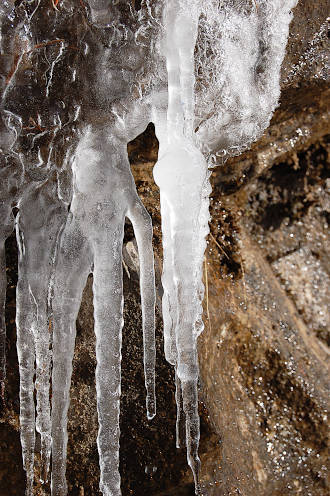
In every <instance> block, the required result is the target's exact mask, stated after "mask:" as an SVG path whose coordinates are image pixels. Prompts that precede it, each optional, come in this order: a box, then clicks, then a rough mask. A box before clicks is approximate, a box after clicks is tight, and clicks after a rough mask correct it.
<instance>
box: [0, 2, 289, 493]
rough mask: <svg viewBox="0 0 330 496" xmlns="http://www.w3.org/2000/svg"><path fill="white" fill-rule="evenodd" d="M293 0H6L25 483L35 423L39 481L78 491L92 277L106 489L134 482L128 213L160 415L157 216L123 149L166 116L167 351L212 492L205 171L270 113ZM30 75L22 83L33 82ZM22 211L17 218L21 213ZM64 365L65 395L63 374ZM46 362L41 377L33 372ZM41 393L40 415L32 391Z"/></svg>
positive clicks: (6, 169) (4, 182) (162, 137)
mask: <svg viewBox="0 0 330 496" xmlns="http://www.w3.org/2000/svg"><path fill="white" fill-rule="evenodd" d="M295 4H296V0H239V1H238V0H237V1H236V0H193V1H191V0H190V1H188V0H167V1H165V2H164V1H163V0H159V1H151V0H143V1H142V3H141V8H139V9H138V10H134V9H133V7H132V6H131V4H130V3H129V2H127V1H116V2H115V1H109V0H89V1H88V2H87V1H86V2H82V1H81V2H78V1H76V0H62V1H61V0H60V1H56V2H55V1H53V2H49V1H46V0H25V1H24V0H23V1H22V2H14V1H13V0H5V1H4V2H2V4H1V6H0V16H1V17H0V20H1V38H0V43H1V47H0V48H1V76H2V78H1V90H2V98H1V108H0V110H1V123H0V125H1V127H0V137H1V141H0V146H1V151H2V153H1V171H0V174H1V198H0V211H1V219H2V227H1V231H0V257H1V260H0V270H1V281H0V298H1V301H0V305H1V309H2V315H1V320H0V374H1V377H0V380H1V384H2V385H3V384H4V379H5V360H4V349H5V322H4V305H5V287H6V284H5V283H6V278H5V259H4V242H5V240H6V238H7V237H8V236H9V235H10V233H11V232H12V230H13V228H14V223H15V226H16V233H17V243H18V247H19V274H18V286H17V317H16V323H17V351H18V359H19V369H20V424H21V443H22V452H23V462H24V468H25V470H26V473H27V489H26V494H27V495H28V496H29V495H32V494H33V479H34V449H35V431H36V430H37V432H38V433H39V434H40V437H41V460H42V471H41V472H42V473H41V477H42V479H43V480H47V473H48V471H49V461H50V455H52V482H51V491H52V495H54V496H55V495H58V496H59V495H61V496H64V495H66V494H67V486H66V480H65V470H66V445H67V433H66V425H67V411H68V406H69V389H70V380H71V372H72V358H73V351H74V343H75V322H76V318H77V313H78V310H79V306H80V302H81V297H82V291H83V288H84V286H85V283H86V278H87V276H88V274H89V273H93V294H94V315H95V333H96V355H97V369H96V389H97V409H98V418H99V434H98V440H97V443H98V450H99V457H100V468H101V480H100V489H101V491H102V493H103V494H104V495H113V496H118V495H120V476H119V470H118V463H119V400H120V362H121V329H122V325H123V318H122V307H123V295H122V243H123V228H124V221H125V217H128V218H129V219H130V220H131V222H132V224H133V227H134V231H135V236H136V239H137V244H138V249H139V259H140V285H141V300H142V313H143V336H144V365H145V369H144V370H145V383H146V390H147V401H146V403H147V414H148V418H150V419H151V418H152V417H153V416H154V415H155V413H156V403H155V383H154V381H155V376H154V366H155V336H154V304H155V290H154V269H153V252H152V225H151V220H150V217H149V215H148V213H147V211H146V210H145V208H144V206H143V205H142V203H141V200H140V199H139V197H138V195H137V192H136V189H135V184H134V180H133V177H132V174H131V172H130V166H129V162H128V157H127V143H128V141H130V140H132V139H133V138H135V137H136V136H137V135H139V134H140V133H141V132H142V131H143V130H144V129H145V128H146V126H147V124H148V123H149V122H150V121H152V122H154V124H155V129H156V134H157V137H158V139H159V157H158V162H157V164H156V166H155V168H154V178H155V181H156V183H157V184H158V186H159V188H160V196H161V214H162V231H163V247H164V262H163V277H162V283H163V287H164V297H163V318H164V339H165V355H166V358H167V360H168V361H169V363H171V364H172V365H173V366H174V367H175V371H176V386H177V391H176V399H177V405H178V416H177V445H180V443H182V441H183V440H182V439H180V432H181V428H180V423H181V422H182V420H183V415H182V410H183V412H184V418H185V426H186V439H185V443H186V446H187V458H188V463H189V465H190V467H191V469H192V471H193V474H194V478H195V486H196V493H198V492H199V481H198V471H199V465H200V462H199V458H198V443H199V417H198V391H197V381H198V360H197V338H198V335H199V334H200V333H201V332H202V330H203V321H202V300H203V294H204V288H203V284H202V262H203V256H204V250H205V243H206V241H205V237H206V235H207V232H208V219H209V214H208V196H209V193H210V189H211V188H210V185H209V168H210V167H213V166H214V165H215V164H216V163H219V161H220V162H221V160H222V159H223V158H224V157H226V156H227V155H230V154H235V153H239V152H240V151H241V150H243V149H244V148H246V147H247V146H249V144H250V143H251V142H252V141H253V140H255V139H257V138H258V137H259V136H260V134H261V133H262V132H263V130H264V129H265V128H266V127H267V126H268V123H269V121H270V118H271V115H272V112H273V110H274V108H275V107H276V105H277V102H278V98H279V92H280V84H279V81H280V68H281V63H282V60H283V57H284V53H285V46H286V41H287V38H288V30H289V23H290V19H291V9H292V8H293V7H294V6H295ZM23 88H24V89H25V90H26V91H25V92H24V91H23ZM14 207H15V208H17V209H18V214H17V215H16V218H15V221H14V215H13V208H14ZM51 368H52V407H51V409H50V400H49V393H50V389H49V388H50V373H51ZM34 375H35V379H34ZM35 391H36V415H35V400H34V392H35Z"/></svg>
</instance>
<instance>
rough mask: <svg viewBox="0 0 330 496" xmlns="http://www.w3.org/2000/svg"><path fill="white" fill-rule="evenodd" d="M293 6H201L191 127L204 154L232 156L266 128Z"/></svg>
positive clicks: (231, 0)
mask: <svg viewBox="0 0 330 496" xmlns="http://www.w3.org/2000/svg"><path fill="white" fill-rule="evenodd" d="M296 4H297V0H255V1H254V0H248V1H243V2H237V1H235V0H228V1H223V2H219V1H218V0H209V1H207V2H202V9H201V17H200V23H199V32H198V40H197V50H196V68H195V69H196V74H198V76H199V78H198V80H197V85H196V121H195V123H196V127H197V128H198V130H197V134H198V137H199V139H200V140H201V142H202V143H203V150H204V151H205V153H207V152H208V153H218V156H223V155H230V154H238V153H240V152H241V151H242V150H244V149H245V148H246V147H248V146H249V145H250V144H251V142H252V141H254V140H256V139H257V138H259V137H260V135H261V134H262V133H263V131H264V130H265V129H266V128H267V127H268V125H269V122H270V119H271V116H272V113H273V111H274V110H275V108H276V106H277V104H278V99H279V96H280V71H281V64H282V61H283V58H284V54H285V47H286V43H287V39H288V34H289V24H290V21H291V17H292V13H291V10H292V8H293V7H295V5H296ZM215 40H216V41H215Z"/></svg>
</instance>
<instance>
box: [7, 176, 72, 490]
mask: <svg viewBox="0 0 330 496" xmlns="http://www.w3.org/2000/svg"><path fill="white" fill-rule="evenodd" d="M54 197H55V195H54V185H53V183H52V181H51V180H50V181H49V182H47V183H45V184H44V185H42V186H39V187H38V188H35V189H33V190H32V191H31V192H29V191H28V192H27V194H26V195H25V196H24V198H23V199H22V200H21V201H20V203H19V208H20V213H19V215H18V216H17V218H16V232H17V242H18V247H19V263H18V284H17V315H16V326H17V351H18V357H19V368H20V398H21V411H20V423H21V442H22V446H23V460H24V468H25V470H26V472H27V480H28V486H27V494H32V493H31V490H32V489H31V488H32V482H33V460H34V444H35V434H34V429H35V427H36V429H37V431H38V432H39V433H40V437H41V471H40V472H41V481H42V482H45V481H46V480H47V473H48V468H49V459H50V449H51V425H50V404H49V377H50V364H51V353H50V337H51V332H50V331H51V324H50V323H49V319H48V308H47V300H48V292H49V284H50V280H51V272H52V263H51V259H52V254H53V253H54V249H55V246H54V245H55V241H56V238H57V233H58V231H59V229H60V227H61V222H62V216H63V208H62V214H61V206H60V204H59V203H58V202H57V203H56V201H55V200H54ZM50 199H51V200H50ZM40 209H41V211H40ZM34 374H35V375H36V378H35V383H34ZM34 390H36V398H37V415H36V422H35V405H34Z"/></svg>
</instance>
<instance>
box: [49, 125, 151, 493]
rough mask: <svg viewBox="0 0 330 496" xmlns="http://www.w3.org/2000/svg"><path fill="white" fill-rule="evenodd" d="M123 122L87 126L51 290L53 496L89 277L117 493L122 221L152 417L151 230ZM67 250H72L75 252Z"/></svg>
mask: <svg viewBox="0 0 330 496" xmlns="http://www.w3.org/2000/svg"><path fill="white" fill-rule="evenodd" d="M130 118H131V116H130ZM123 122H124V121H123V120H122V119H119V118H118V121H116V119H115V124H114V125H110V124H109V123H105V124H104V123H101V124H100V125H98V126H95V125H94V126H88V127H87V128H86V129H85V131H84V132H83V134H82V137H81V139H80V142H79V145H78V148H77V151H76V154H75V162H74V167H73V170H74V194H73V198H72V203H71V208H70V214H69V218H68V221H67V224H66V226H65V229H64V232H63V235H62V239H61V244H60V252H59V258H58V262H57V271H56V276H55V284H54V291H55V294H54V301H53V311H54V339H53V362H54V365H53V403H52V439H53V448H52V460H53V462H52V464H53V465H52V495H53V496H55V495H56V496H64V495H66V494H67V485H66V480H65V466H66V447H67V433H66V428H67V411H68V406H69V388H70V381H71V373H72V358H73V352H74V343H75V335H76V329H75V322H76V318H77V314H78V310H79V305H80V301H81V295H82V291H83V288H84V286H85V283H86V278H87V276H88V274H89V272H91V271H92V272H93V278H94V279H93V281H94V282H93V294H94V318H95V334H96V359H97V368H96V390H97V410H98V419H99V433H98V439H97V444H98V450H99V459H100V469H101V477H100V490H101V491H102V493H103V494H104V495H109V496H110V495H112V496H119V495H120V494H121V492H120V475H119V470H118V467H119V435H120V431H119V408H120V392H121V386H120V377H121V331H122V326H123V316H122V312H123V294H122V242H123V234H124V220H125V216H127V217H129V218H130V219H131V221H132V223H133V226H134V230H135V234H136V238H137V243H138V249H139V255H140V265H141V267H140V272H141V276H140V277H141V297H142V315H143V331H144V350H145V353H144V354H145V382H146V388H147V413H148V417H149V418H152V417H153V416H154V415H155V412H156V400H155V383H154V378H155V375H154V368H155V335H154V324H155V322H154V319H155V316H154V305H155V288H154V269H153V252H152V244H151V240H152V226H151V220H150V217H149V215H148V213H147V212H146V210H145V208H144V207H143V205H142V203H141V201H140V199H139V197H138V195H137V193H136V189H135V184H134V180H133V177H132V174H131V172H130V167H129V162H128V157H127V141H128V139H127V137H126V134H127V129H126V125H124V124H123ZM123 134H124V136H123ZM72 246H75V247H76V249H75V251H74V252H73V251H72Z"/></svg>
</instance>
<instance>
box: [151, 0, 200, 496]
mask: <svg viewBox="0 0 330 496" xmlns="http://www.w3.org/2000/svg"><path fill="white" fill-rule="evenodd" d="M199 10H200V5H199V2H194V3H193V4H191V2H189V5H188V2H186V1H185V0H181V1H179V2H178V1H174V0H170V1H169V2H168V3H167V8H166V11H165V20H164V24H165V32H166V34H165V42H164V45H165V47H164V52H165V56H166V65H167V73H168V110H167V124H166V125H165V124H164V123H163V122H162V120H163V119H164V115H162V113H161V112H159V111H158V112H157V110H156V119H155V124H156V133H157V136H158V139H159V142H160V150H159V159H158V162H157V164H156V166H155V168H154V178H155V181H156V183H157V184H158V186H159V188H160V197H161V212H162V230H163V246H164V269H163V278H162V281H163V286H164V297H163V314H164V333H165V353H166V357H167V358H168V360H169V361H170V363H174V364H175V368H176V382H177V395H176V399H177V409H178V418H177V445H179V444H180V417H181V395H182V401H183V410H184V413H185V418H186V445H187V458H188V463H189V465H190V467H191V469H192V471H193V474H194V479H195V488H196V494H197V493H198V492H199V481H198V473H199V466H200V461H199V457H198V444H199V416H198V393H197V380H198V360H197V336H198V334H199V332H200V331H201V329H200V328H197V322H200V321H201V314H202V307H201V301H200V299H201V295H202V291H201V279H202V263H203V254H204V249H205V235H206V234H207V221H208V215H207V211H208V199H207V197H205V196H203V187H204V183H205V182H207V180H208V168H207V163H206V161H205V159H204V157H203V155H202V153H201V152H200V151H199V150H198V148H197V146H196V144H195V142H194V106H195V103H194V84H195V77H194V49H195V42H196V37H197V26H198V18H199ZM205 212H206V215H205Z"/></svg>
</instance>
